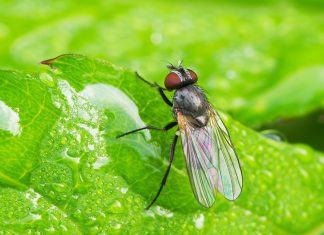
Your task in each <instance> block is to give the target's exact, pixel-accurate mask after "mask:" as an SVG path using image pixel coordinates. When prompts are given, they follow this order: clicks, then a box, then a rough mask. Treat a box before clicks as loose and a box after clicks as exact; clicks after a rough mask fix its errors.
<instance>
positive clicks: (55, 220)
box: [0, 0, 324, 234]
mask: <svg viewBox="0 0 324 235" xmlns="http://www.w3.org/2000/svg"><path fill="white" fill-rule="evenodd" d="M323 10H324V5H323V3H322V2H321V1H316V0H313V1H302V0H299V1H274V0H273V1H263V2H262V4H260V3H259V2H257V1H246V2H245V3H244V4H243V3H242V2H239V1H232V2H230V3H229V2H228V1H221V2H218V3H215V2H214V1H203V2H202V1H178V2H174V1H154V4H153V3H152V2H149V1H136V2H134V1H132V2H127V1H115V2H112V1H92V2H89V1H84V2H82V1H75V2H71V1H49V2H44V1H40V0H36V1H1V2H0V68H2V69H14V70H24V71H33V72H16V71H5V70H3V71H1V72H0V143H1V144H0V205H1V206H0V234H1V233H4V232H7V233H15V232H16V233H21V232H23V231H25V230H26V229H28V231H29V232H30V233H32V234H33V233H35V232H36V231H43V232H44V231H45V232H51V231H52V232H57V231H61V232H63V233H69V234H71V233H74V234H77V233H86V234H96V233H102V232H104V231H105V232H107V233H108V232H111V233H123V232H130V233H140V234H141V233H143V232H145V231H147V232H149V233H174V234H179V233H188V234H189V233H190V234H192V233H202V232H205V233H211V232H217V233H220V234H236V233H237V234H242V233H246V234H252V233H262V234H270V233H273V234H295V233H311V234H317V233H321V232H323V220H324V218H323V217H324V212H323V203H324V202H323V197H322V195H323V193H324V192H323V184H322V182H323V181H324V179H323V175H324V172H323V153H321V152H317V151H315V150H313V149H311V148H310V147H308V146H306V145H291V144H288V143H277V142H274V141H271V140H267V139H265V138H263V137H262V136H260V135H259V134H257V133H255V132H254V131H252V130H251V129H249V128H247V127H245V126H250V127H257V126H263V125H266V124H268V123H271V122H273V121H275V120H277V119H285V118H300V117H302V116H305V115H310V114H311V113H312V112H313V111H316V110H321V109H323V106H324V65H323V55H324V30H323V29H324V27H323V25H324V18H323V13H322V12H323ZM62 53H81V54H87V55H91V56H96V57H99V58H103V59H106V60H109V61H113V64H118V65H120V66H122V67H124V68H129V70H125V69H121V68H117V67H115V66H113V65H111V64H110V63H105V62H101V61H98V60H93V59H88V58H86V57H78V56H68V57H62V58H59V59H58V60H56V61H54V62H53V63H54V64H53V66H54V70H53V71H51V72H49V71H48V70H47V68H44V67H41V66H40V65H39V64H38V62H39V61H40V60H42V59H47V58H50V57H55V56H57V55H59V54H62ZM179 59H183V60H184V66H186V67H190V68H192V69H194V70H195V71H196V72H197V74H198V76H199V84H200V85H201V86H202V87H203V88H204V90H205V91H206V93H207V95H208V97H209V100H210V102H211V103H212V104H213V105H214V106H215V107H217V109H219V110H222V111H225V112H228V113H230V114H231V116H232V117H233V118H234V119H235V120H236V121H234V120H232V118H230V117H229V116H228V115H224V118H225V120H224V121H225V123H226V124H227V125H228V128H229V131H230V132H231V136H232V139H233V142H234V144H235V146H236V148H237V151H238V154H239V158H240V160H241V163H242V169H243V174H244V189H243V192H242V195H241V196H240V197H239V199H238V200H237V201H235V202H228V201H226V200H224V199H223V198H222V197H221V195H219V196H218V198H217V203H216V205H215V206H214V207H213V208H212V209H209V210H206V209H203V208H201V207H200V206H199V205H198V204H197V202H196V201H195V199H194V196H193V194H192V193H191V189H190V185H189V183H188V179H187V176H186V171H185V165H184V161H183V157H182V152H181V145H180V144H179V146H178V148H177V155H176V160H175V164H174V167H173V168H172V170H171V175H170V179H169V181H168V183H167V186H166V188H165V190H164V191H163V192H162V194H161V197H160V198H159V200H158V202H157V207H154V208H153V210H152V211H149V212H144V211H143V208H144V207H145V205H147V203H148V202H149V201H150V199H151V198H152V197H153V195H154V193H155V191H156V190H157V187H158V186H159V182H160V180H161V178H162V175H163V171H164V170H165V167H166V164H167V162H166V161H167V155H168V147H169V144H170V143H169V142H170V140H171V136H172V133H169V134H165V133H155V132H144V133H143V135H142V134H138V135H134V136H130V137H127V138H125V139H123V140H120V141H116V140H114V139H113V136H114V135H115V134H117V133H121V132H123V131H127V130H130V129H132V128H135V127H139V126H142V125H145V123H147V124H152V125H157V126H163V125H164V124H165V123H167V122H168V121H170V120H172V115H171V112H170V110H169V109H168V107H165V106H164V104H163V103H162V102H161V101H160V100H159V97H158V96H157V94H156V92H155V91H154V89H150V88H148V87H147V86H146V85H145V84H142V83H141V82H139V81H138V80H136V78H135V77H134V76H133V74H132V73H131V72H130V71H131V70H132V71H135V70H136V71H138V72H140V74H142V75H143V76H144V77H145V78H147V79H148V80H150V81H156V82H158V83H160V84H163V80H164V76H165V75H166V73H167V70H166V69H165V65H166V64H167V63H169V62H171V63H177V61H178V60H179ZM143 91H145V92H143ZM98 94H99V95H98ZM170 97H171V95H170ZM237 121H239V122H241V123H243V124H245V126H243V125H242V124H240V123H239V122H237ZM314 123H315V124H314V126H315V131H317V132H315V133H312V134H309V135H308V136H307V137H306V139H307V141H305V143H306V142H307V143H310V144H313V143H315V141H318V142H319V143H320V141H321V139H320V137H318V136H320V134H321V133H320V131H319V130H321V129H320V128H323V118H322V119H321V118H316V119H315V121H314ZM306 126H307V125H306ZM303 128H304V127H303V126H302V125H301V126H298V128H295V129H296V130H297V131H299V132H300V133H303ZM288 141H289V138H288ZM314 145H316V144H314ZM323 148H324V147H322V148H319V149H323Z"/></svg>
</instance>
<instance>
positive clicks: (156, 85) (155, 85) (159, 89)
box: [135, 72, 173, 107]
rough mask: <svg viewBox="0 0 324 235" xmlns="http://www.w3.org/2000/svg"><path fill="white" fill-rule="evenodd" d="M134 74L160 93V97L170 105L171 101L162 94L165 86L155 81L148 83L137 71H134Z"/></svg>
mask: <svg viewBox="0 0 324 235" xmlns="http://www.w3.org/2000/svg"><path fill="white" fill-rule="evenodd" d="M135 75H136V76H137V77H138V78H139V79H141V80H142V81H143V82H145V83H146V84H148V85H149V86H151V87H155V88H156V89H157V90H158V91H159V93H160V96H161V97H162V99H163V101H164V102H165V103H166V104H167V105H169V106H171V107H172V105H173V104H172V102H171V101H170V100H169V99H168V97H167V96H166V95H165V94H164V91H165V90H166V89H165V88H163V87H161V86H160V85H159V84H157V83H156V82H155V83H150V82H149V81H147V80H145V79H144V78H143V77H142V76H141V75H139V74H138V73H137V72H135Z"/></svg>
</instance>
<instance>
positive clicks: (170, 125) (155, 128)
mask: <svg viewBox="0 0 324 235" xmlns="http://www.w3.org/2000/svg"><path fill="white" fill-rule="evenodd" d="M177 124H178V123H177V122H170V123H168V124H167V125H166V126H165V127H163V128H160V127H155V126H145V127H142V128H138V129H135V130H132V131H128V132H126V133H123V134H121V135H118V136H116V138H117V139H118V138H120V137H123V136H125V135H129V134H133V133H135V132H138V131H142V130H145V129H149V130H157V131H167V130H170V129H171V128H172V127H174V126H176V125H177Z"/></svg>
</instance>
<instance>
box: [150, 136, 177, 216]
mask: <svg viewBox="0 0 324 235" xmlns="http://www.w3.org/2000/svg"><path fill="white" fill-rule="evenodd" d="M177 140H178V135H177V134H175V135H174V137H173V140H172V142H171V148H170V153H169V165H168V168H167V170H166V172H165V174H164V176H163V179H162V182H161V185H160V188H159V191H158V192H157V193H156V195H155V197H154V198H153V200H152V202H151V203H150V204H149V205H148V206H147V207H146V208H145V209H146V210H148V209H150V207H151V206H152V205H153V204H154V202H155V201H156V200H157V199H158V197H159V196H160V193H161V191H162V189H163V187H164V185H165V183H166V181H167V178H168V175H169V172H170V169H171V165H172V161H173V158H174V151H175V147H176V144H177Z"/></svg>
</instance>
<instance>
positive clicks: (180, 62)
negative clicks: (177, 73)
mask: <svg viewBox="0 0 324 235" xmlns="http://www.w3.org/2000/svg"><path fill="white" fill-rule="evenodd" d="M182 62H183V60H179V61H178V69H179V70H180V69H181V70H182V69H183V67H182Z"/></svg>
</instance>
